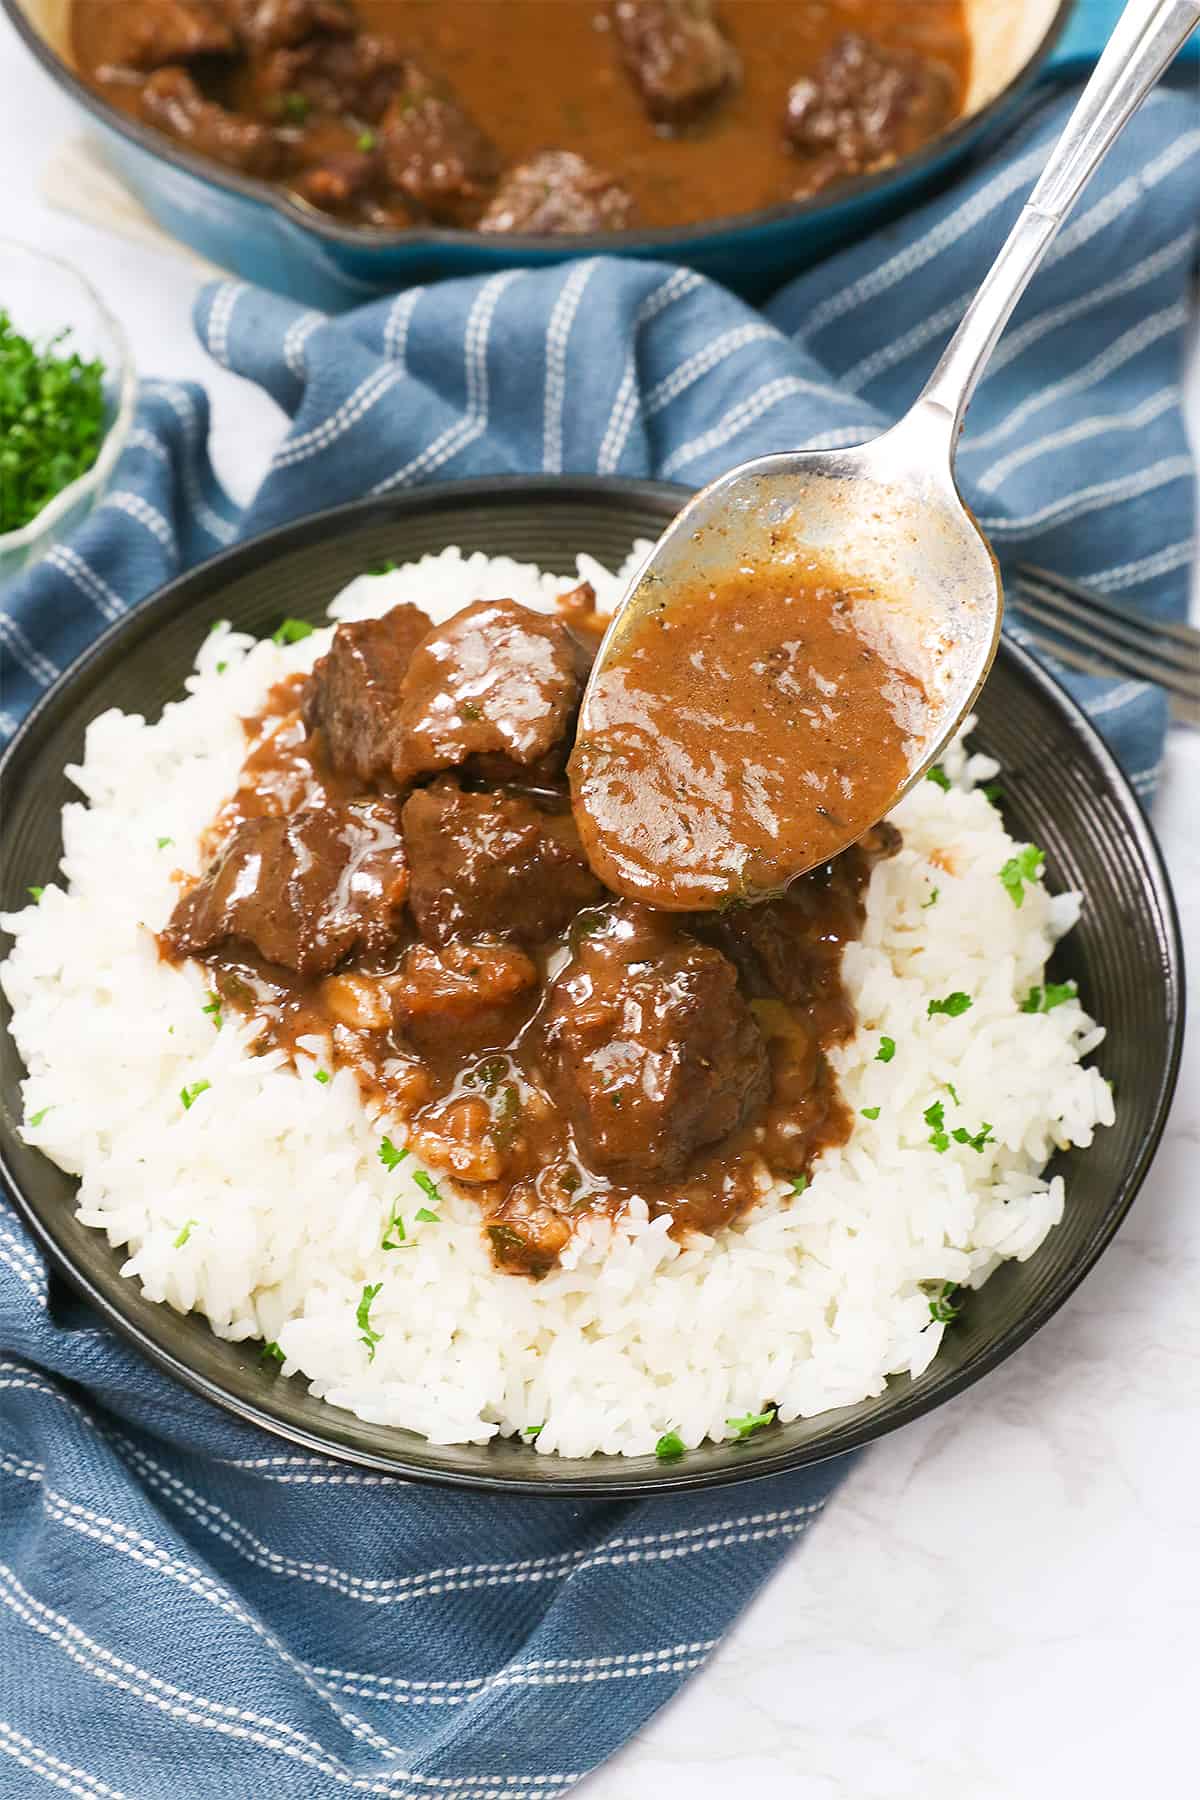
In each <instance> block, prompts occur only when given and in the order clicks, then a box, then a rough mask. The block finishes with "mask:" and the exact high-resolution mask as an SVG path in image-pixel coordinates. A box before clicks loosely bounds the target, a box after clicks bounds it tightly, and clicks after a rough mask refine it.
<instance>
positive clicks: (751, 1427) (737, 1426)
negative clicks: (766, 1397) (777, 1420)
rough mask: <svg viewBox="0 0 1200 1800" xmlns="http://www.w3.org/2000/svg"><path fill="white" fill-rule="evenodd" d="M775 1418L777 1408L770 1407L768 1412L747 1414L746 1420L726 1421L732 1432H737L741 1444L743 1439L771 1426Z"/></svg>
mask: <svg viewBox="0 0 1200 1800" xmlns="http://www.w3.org/2000/svg"><path fill="white" fill-rule="evenodd" d="M774 1417H775V1408H774V1407H773V1406H768V1408H767V1410H766V1412H760V1413H747V1414H746V1415H745V1417H744V1418H741V1419H726V1421H725V1423H726V1424H727V1425H728V1427H729V1429H730V1431H736V1432H737V1434H738V1441H739V1443H740V1442H741V1441H742V1440H743V1439H745V1438H748V1437H750V1435H751V1434H752V1433H753V1432H755V1431H757V1430H758V1429H759V1427H760V1426H762V1425H769V1424H770V1423H771V1420H772V1419H773V1418H774Z"/></svg>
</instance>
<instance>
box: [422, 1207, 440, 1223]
mask: <svg viewBox="0 0 1200 1800" xmlns="http://www.w3.org/2000/svg"><path fill="white" fill-rule="evenodd" d="M417 1218H418V1219H419V1220H420V1221H421V1223H422V1225H440V1224H441V1222H442V1215H441V1213H435V1212H430V1210H429V1208H428V1207H427V1206H418V1208H417Z"/></svg>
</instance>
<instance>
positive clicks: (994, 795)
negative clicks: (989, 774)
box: [979, 781, 1004, 808]
mask: <svg viewBox="0 0 1200 1800" xmlns="http://www.w3.org/2000/svg"><path fill="white" fill-rule="evenodd" d="M979 791H980V793H981V794H982V795H983V797H984V799H985V800H988V801H990V802H991V804H992V805H993V806H994V807H996V808H999V805H1000V802H1001V801H1002V800H1003V798H1004V789H1003V788H1002V787H1001V786H1000V783H999V782H998V781H986V782H985V783H984V785H983V786H982V787H981V788H980V790H979Z"/></svg>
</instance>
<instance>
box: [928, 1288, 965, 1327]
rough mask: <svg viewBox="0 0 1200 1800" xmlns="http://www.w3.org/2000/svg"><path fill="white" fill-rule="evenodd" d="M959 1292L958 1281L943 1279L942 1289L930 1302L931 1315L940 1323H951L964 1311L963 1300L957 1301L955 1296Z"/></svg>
mask: <svg viewBox="0 0 1200 1800" xmlns="http://www.w3.org/2000/svg"><path fill="white" fill-rule="evenodd" d="M957 1292H958V1283H957V1282H956V1281H943V1283H942V1286H941V1291H940V1292H939V1293H938V1294H936V1295H935V1296H934V1298H933V1299H932V1300H931V1301H930V1302H929V1316H930V1318H931V1319H935V1320H936V1321H937V1323H938V1324H939V1325H949V1324H950V1322H951V1320H952V1319H957V1317H958V1315H959V1313H960V1312H961V1311H962V1302H961V1300H960V1301H957V1302H956V1301H955V1298H954V1296H955V1294H957Z"/></svg>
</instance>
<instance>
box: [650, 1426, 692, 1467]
mask: <svg viewBox="0 0 1200 1800" xmlns="http://www.w3.org/2000/svg"><path fill="white" fill-rule="evenodd" d="M685 1447H686V1446H685V1445H684V1441H683V1439H682V1438H681V1437H680V1435H679V1433H678V1432H677V1431H664V1432H663V1434H662V1436H661V1437H660V1438H659V1440H658V1442H657V1444H655V1446H654V1454H655V1456H657V1458H658V1460H659V1462H675V1461H676V1459H677V1458H678V1457H681V1456H682V1455H683V1452H684V1449H685Z"/></svg>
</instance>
